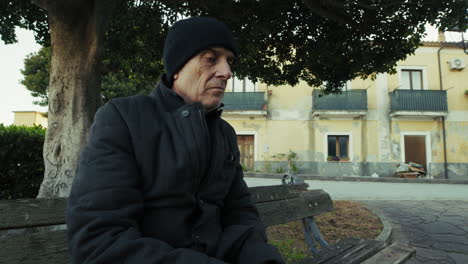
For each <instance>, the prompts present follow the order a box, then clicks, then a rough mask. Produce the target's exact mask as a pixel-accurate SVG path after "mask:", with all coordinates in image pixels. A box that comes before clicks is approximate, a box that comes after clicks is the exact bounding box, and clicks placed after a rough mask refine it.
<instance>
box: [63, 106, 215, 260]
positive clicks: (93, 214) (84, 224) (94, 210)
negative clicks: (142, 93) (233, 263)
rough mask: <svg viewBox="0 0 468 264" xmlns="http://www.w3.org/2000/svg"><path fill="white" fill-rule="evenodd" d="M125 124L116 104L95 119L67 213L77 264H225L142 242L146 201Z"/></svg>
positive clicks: (157, 242)
mask: <svg viewBox="0 0 468 264" xmlns="http://www.w3.org/2000/svg"><path fill="white" fill-rule="evenodd" d="M131 144H132V143H131V138H130V135H129V131H128V128H127V125H126V123H125V122H124V120H123V119H122V116H121V115H120V113H119V111H118V110H117V107H116V106H115V105H114V103H113V102H112V101H111V102H110V103H108V104H106V105H105V106H103V107H102V108H101V109H100V110H99V111H98V112H97V113H96V116H95V120H94V123H93V125H92V127H91V132H90V135H89V141H88V144H87V146H86V147H85V148H84V150H83V152H82V153H81V158H80V161H79V163H78V168H77V173H76V176H75V179H74V182H73V185H72V190H71V194H70V198H69V202H68V207H67V232H68V234H67V235H68V244H69V251H70V254H71V259H72V263H138V264H141V263H213V264H220V263H224V262H222V261H220V260H218V259H215V258H211V257H208V256H207V255H205V254H202V253H200V252H198V251H195V250H192V249H185V248H173V247H172V246H170V245H169V244H168V243H165V242H164V241H161V240H157V239H154V238H149V237H143V236H142V234H141V232H140V229H139V219H140V218H141V216H142V214H143V195H142V193H141V191H140V187H139V186H140V185H139V184H140V183H139V178H140V176H139V172H138V168H137V165H136V164H137V163H136V161H135V158H134V155H133V152H132V149H133V148H132V146H131Z"/></svg>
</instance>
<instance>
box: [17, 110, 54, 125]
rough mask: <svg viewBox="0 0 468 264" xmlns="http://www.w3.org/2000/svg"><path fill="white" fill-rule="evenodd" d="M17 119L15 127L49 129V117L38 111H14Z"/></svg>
mask: <svg viewBox="0 0 468 264" xmlns="http://www.w3.org/2000/svg"><path fill="white" fill-rule="evenodd" d="M13 113H14V114H15V119H14V121H13V125H16V126H35V125H36V126H38V125H41V126H43V127H45V128H47V115H46V114H45V113H41V112H37V111H14V112H13Z"/></svg>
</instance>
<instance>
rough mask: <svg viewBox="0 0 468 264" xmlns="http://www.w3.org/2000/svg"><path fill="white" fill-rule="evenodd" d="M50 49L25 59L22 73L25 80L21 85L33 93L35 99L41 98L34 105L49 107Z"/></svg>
mask: <svg viewBox="0 0 468 264" xmlns="http://www.w3.org/2000/svg"><path fill="white" fill-rule="evenodd" d="M50 59H51V53H50V47H42V48H41V49H40V50H39V51H38V52H37V53H31V54H29V55H28V56H26V58H25V59H24V69H22V70H21V73H22V74H23V76H24V79H23V80H21V84H22V85H24V86H25V87H26V89H28V90H29V91H30V92H31V95H32V96H33V97H39V100H38V101H34V102H33V103H34V104H37V105H40V106H47V105H48V104H49V100H48V97H47V90H48V87H49V79H50V78H49V76H50Z"/></svg>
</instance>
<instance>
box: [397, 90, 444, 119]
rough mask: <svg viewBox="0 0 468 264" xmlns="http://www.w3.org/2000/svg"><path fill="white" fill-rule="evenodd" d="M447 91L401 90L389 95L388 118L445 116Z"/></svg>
mask: <svg viewBox="0 0 468 264" xmlns="http://www.w3.org/2000/svg"><path fill="white" fill-rule="evenodd" d="M447 111H448V107H447V91H445V90H401V89H396V90H394V91H393V92H391V93H390V116H392V117H398V116H422V117H441V116H446V115H447Z"/></svg>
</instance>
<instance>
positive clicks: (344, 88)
mask: <svg viewBox="0 0 468 264" xmlns="http://www.w3.org/2000/svg"><path fill="white" fill-rule="evenodd" d="M322 85H323V86H326V85H327V81H324V82H323V83H322ZM340 90H341V91H342V92H346V91H348V90H351V81H346V82H345V83H344V84H343V86H341V87H340Z"/></svg>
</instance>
